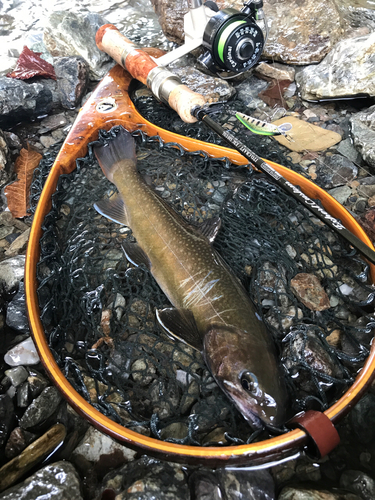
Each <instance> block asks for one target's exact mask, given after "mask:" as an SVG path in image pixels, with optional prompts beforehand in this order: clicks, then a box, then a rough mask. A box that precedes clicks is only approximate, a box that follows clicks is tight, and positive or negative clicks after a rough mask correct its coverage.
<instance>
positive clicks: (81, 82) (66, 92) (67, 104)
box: [54, 57, 89, 109]
mask: <svg viewBox="0 0 375 500" xmlns="http://www.w3.org/2000/svg"><path fill="white" fill-rule="evenodd" d="M54 67H55V73H56V76H57V89H58V92H59V94H60V101H61V104H62V106H63V107H64V108H67V109H74V108H75V107H76V106H78V105H79V104H80V102H81V98H82V96H83V94H84V93H85V91H86V89H87V85H88V81H89V67H88V64H87V63H86V61H85V60H84V59H83V57H60V58H58V59H56V60H55V64H54Z"/></svg>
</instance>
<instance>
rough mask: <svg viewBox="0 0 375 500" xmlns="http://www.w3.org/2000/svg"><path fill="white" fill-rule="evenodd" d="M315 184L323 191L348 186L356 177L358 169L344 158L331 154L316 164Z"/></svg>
mask: <svg viewBox="0 0 375 500" xmlns="http://www.w3.org/2000/svg"><path fill="white" fill-rule="evenodd" d="M316 174H317V178H316V180H315V182H316V183H317V184H318V185H319V186H320V187H323V188H325V189H330V188H333V187H337V186H343V185H346V184H350V182H351V181H353V180H354V179H355V178H356V177H357V175H358V167H357V166H356V165H355V164H354V163H353V162H352V161H350V160H349V159H348V158H345V156H341V155H338V154H333V155H331V156H326V157H324V159H323V160H322V161H318V162H317V168H316Z"/></svg>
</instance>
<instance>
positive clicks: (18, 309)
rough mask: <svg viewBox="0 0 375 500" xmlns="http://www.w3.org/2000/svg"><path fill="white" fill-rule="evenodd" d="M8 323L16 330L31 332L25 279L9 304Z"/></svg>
mask: <svg viewBox="0 0 375 500" xmlns="http://www.w3.org/2000/svg"><path fill="white" fill-rule="evenodd" d="M6 324H7V325H8V326H10V327H11V328H14V330H18V331H20V332H22V333H28V334H30V328H29V320H28V318H27V313H26V296H25V287H24V283H23V281H21V283H20V285H19V288H18V292H17V293H16V295H15V296H14V297H13V299H12V300H11V302H9V304H8V309H7V316H6Z"/></svg>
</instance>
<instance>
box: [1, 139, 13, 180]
mask: <svg viewBox="0 0 375 500" xmlns="http://www.w3.org/2000/svg"><path fill="white" fill-rule="evenodd" d="M12 173H13V164H12V162H11V159H10V151H9V147H8V143H7V138H6V135H5V134H4V132H3V131H2V130H0V188H1V187H2V186H4V185H5V184H6V183H7V182H9V181H10V180H11V178H12Z"/></svg>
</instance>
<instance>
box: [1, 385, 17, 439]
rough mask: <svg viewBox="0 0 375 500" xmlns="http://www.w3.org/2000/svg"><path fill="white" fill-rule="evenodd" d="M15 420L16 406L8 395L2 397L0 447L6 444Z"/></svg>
mask: <svg viewBox="0 0 375 500" xmlns="http://www.w3.org/2000/svg"><path fill="white" fill-rule="evenodd" d="M13 420H14V406H13V402H12V400H11V398H10V397H9V396H8V395H7V394H2V395H1V396H0V447H2V446H3V444H4V443H5V442H6V440H7V438H8V434H9V433H10V431H11V426H12V423H13Z"/></svg>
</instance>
